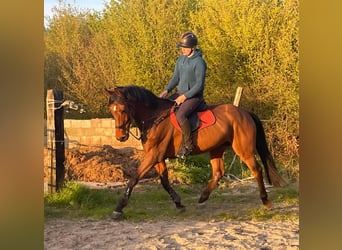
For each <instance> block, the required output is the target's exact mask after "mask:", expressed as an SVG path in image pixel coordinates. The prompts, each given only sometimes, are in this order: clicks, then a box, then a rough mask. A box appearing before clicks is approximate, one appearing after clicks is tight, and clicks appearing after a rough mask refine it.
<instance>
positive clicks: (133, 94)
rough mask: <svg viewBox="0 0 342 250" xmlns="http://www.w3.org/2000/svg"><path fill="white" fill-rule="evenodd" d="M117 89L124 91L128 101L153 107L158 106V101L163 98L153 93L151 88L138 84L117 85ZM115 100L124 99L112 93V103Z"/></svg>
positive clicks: (125, 98)
mask: <svg viewBox="0 0 342 250" xmlns="http://www.w3.org/2000/svg"><path fill="white" fill-rule="evenodd" d="M115 89H116V90H119V91H120V92H121V93H122V95H123V96H124V100H125V101H126V102H138V103H141V104H144V105H145V106H147V107H149V108H152V109H155V108H157V107H158V101H160V100H162V99H161V98H159V97H157V96H156V95H155V94H153V93H152V92H151V91H150V90H148V89H145V88H144V87H140V86H136V85H129V86H124V87H116V88H115ZM164 100H165V99H164ZM115 101H118V102H120V101H122V100H120V99H119V98H118V97H117V96H114V95H112V96H111V98H110V103H112V102H115Z"/></svg>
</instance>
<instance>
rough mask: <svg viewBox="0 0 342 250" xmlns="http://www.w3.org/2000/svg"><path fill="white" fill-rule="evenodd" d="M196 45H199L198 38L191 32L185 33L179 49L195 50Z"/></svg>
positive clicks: (178, 44)
mask: <svg viewBox="0 0 342 250" xmlns="http://www.w3.org/2000/svg"><path fill="white" fill-rule="evenodd" d="M196 45H197V36H196V35H195V34H194V33H192V32H190V31H187V32H185V33H183V34H182V35H181V37H180V38H179V41H178V43H177V46H178V47H183V48H193V47H195V46H196Z"/></svg>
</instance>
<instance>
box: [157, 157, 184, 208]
mask: <svg viewBox="0 0 342 250" xmlns="http://www.w3.org/2000/svg"><path fill="white" fill-rule="evenodd" d="M154 167H155V169H156V170H157V172H158V174H159V177H160V182H161V184H162V186H163V188H164V189H165V190H166V192H168V193H169V195H170V197H171V198H172V200H173V202H174V203H175V205H176V208H178V209H180V210H181V211H184V210H185V206H183V205H182V203H181V199H180V197H179V195H178V194H177V193H176V191H175V190H174V189H173V188H172V187H171V186H170V182H169V174H168V171H167V167H166V164H165V161H162V162H160V163H158V164H156V165H155V166H154Z"/></svg>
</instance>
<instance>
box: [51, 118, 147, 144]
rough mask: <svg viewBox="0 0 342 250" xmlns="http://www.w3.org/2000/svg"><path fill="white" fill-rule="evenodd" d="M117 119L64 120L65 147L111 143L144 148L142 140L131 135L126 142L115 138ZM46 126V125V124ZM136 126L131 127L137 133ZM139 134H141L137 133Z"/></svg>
mask: <svg viewBox="0 0 342 250" xmlns="http://www.w3.org/2000/svg"><path fill="white" fill-rule="evenodd" d="M114 127H115V121H114V120H113V119H111V118H102V119H91V120H72V119H65V120H64V138H65V148H73V147H75V146H79V145H82V144H84V145H91V146H102V145H105V144H107V145H111V146H112V147H114V148H122V147H134V148H137V149H142V146H141V142H140V141H138V140H137V139H135V138H134V137H133V136H132V135H130V137H129V139H128V140H127V141H126V142H119V141H118V140H116V138H115V129H114ZM45 128H46V126H45ZM136 131H137V130H136V129H135V128H132V129H131V132H132V133H133V134H136V133H137V132H136ZM137 136H139V134H137Z"/></svg>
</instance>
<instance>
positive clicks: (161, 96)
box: [159, 90, 168, 98]
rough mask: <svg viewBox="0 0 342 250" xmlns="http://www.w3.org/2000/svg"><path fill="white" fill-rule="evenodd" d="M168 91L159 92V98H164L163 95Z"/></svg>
mask: <svg viewBox="0 0 342 250" xmlns="http://www.w3.org/2000/svg"><path fill="white" fill-rule="evenodd" d="M167 93H168V91H167V90H164V91H163V92H161V94H160V95H159V97H160V98H165V96H166V95H167Z"/></svg>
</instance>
